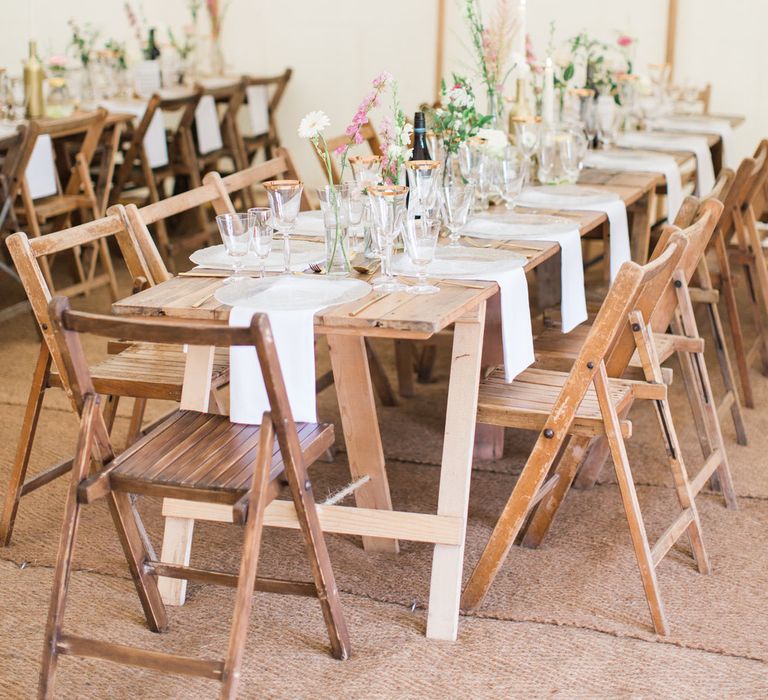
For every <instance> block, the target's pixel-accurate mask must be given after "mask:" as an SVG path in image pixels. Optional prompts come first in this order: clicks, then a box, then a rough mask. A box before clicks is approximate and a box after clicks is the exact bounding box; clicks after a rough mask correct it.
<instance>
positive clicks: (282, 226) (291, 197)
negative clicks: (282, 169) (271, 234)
mask: <svg viewBox="0 0 768 700" xmlns="http://www.w3.org/2000/svg"><path fill="white" fill-rule="evenodd" d="M264 189H265V190H266V191H267V197H268V198H269V208H270V209H271V210H272V224H273V226H274V227H275V229H277V230H278V231H280V232H281V233H282V234H283V265H284V268H285V269H284V271H283V272H284V273H285V274H290V273H291V240H290V238H291V232H292V231H293V229H294V227H295V226H296V217H297V216H298V214H299V207H300V206H301V193H302V191H303V189H304V183H303V182H300V181H299V180H270V181H269V182H265V183H264Z"/></svg>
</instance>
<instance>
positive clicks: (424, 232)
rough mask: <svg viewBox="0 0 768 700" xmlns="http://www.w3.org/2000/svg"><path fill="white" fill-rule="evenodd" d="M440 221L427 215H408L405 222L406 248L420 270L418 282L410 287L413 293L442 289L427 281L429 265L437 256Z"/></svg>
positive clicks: (431, 292)
mask: <svg viewBox="0 0 768 700" xmlns="http://www.w3.org/2000/svg"><path fill="white" fill-rule="evenodd" d="M439 232H440V222H439V220H437V219H430V218H427V217H426V216H422V217H419V218H416V217H413V216H408V218H407V219H406V222H405V230H404V234H403V236H404V238H405V250H406V252H407V253H408V257H409V258H410V260H411V263H412V264H413V266H414V267H415V268H416V269H417V270H418V273H417V281H416V284H415V285H414V286H412V287H410V288H409V289H408V291H409V292H410V293H411V294H437V293H438V292H439V291H440V289H439V288H438V287H436V286H435V285H433V284H429V282H427V267H428V266H429V263H431V262H432V260H433V259H434V257H435V246H436V245H437V235H438V233H439Z"/></svg>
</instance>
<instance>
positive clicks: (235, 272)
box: [216, 214, 253, 284]
mask: <svg viewBox="0 0 768 700" xmlns="http://www.w3.org/2000/svg"><path fill="white" fill-rule="evenodd" d="M216 225H217V226H218V227H219V233H220V234H221V240H222V242H223V243H224V248H225V249H226V251H227V255H229V256H230V257H231V258H232V274H231V275H230V276H229V277H227V278H226V279H225V280H224V284H231V283H233V282H238V281H240V280H241V279H244V278H243V277H241V276H240V271H241V270H242V269H243V259H244V258H245V256H246V255H248V251H249V250H250V249H251V239H252V237H253V236H252V229H251V228H250V227H249V226H248V214H219V215H218V216H217V217H216Z"/></svg>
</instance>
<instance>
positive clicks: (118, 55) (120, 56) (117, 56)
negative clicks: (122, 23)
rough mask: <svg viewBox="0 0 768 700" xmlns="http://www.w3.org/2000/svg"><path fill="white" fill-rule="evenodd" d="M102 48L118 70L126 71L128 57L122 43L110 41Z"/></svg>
mask: <svg viewBox="0 0 768 700" xmlns="http://www.w3.org/2000/svg"><path fill="white" fill-rule="evenodd" d="M104 48H105V49H106V50H107V51H109V53H110V54H111V55H112V58H114V60H115V66H116V67H117V69H118V70H121V71H126V70H128V57H127V51H126V49H125V44H124V43H122V42H120V41H117V40H116V39H110V40H109V41H107V43H106V44H104Z"/></svg>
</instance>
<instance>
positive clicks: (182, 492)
mask: <svg viewBox="0 0 768 700" xmlns="http://www.w3.org/2000/svg"><path fill="white" fill-rule="evenodd" d="M49 315H50V316H51V319H52V322H53V332H54V334H55V335H56V338H57V345H58V346H59V347H60V348H61V349H62V359H63V362H64V367H65V370H64V371H65V373H66V375H67V380H68V384H69V386H70V388H71V391H72V396H73V400H74V403H75V404H76V406H77V409H78V411H79V413H80V415H81V427H80V435H79V439H78V445H77V452H76V456H75V465H74V468H73V470H72V482H71V487H70V490H69V494H68V497H67V505H66V509H65V515H64V526H63V529H62V533H61V538H60V540H59V548H58V554H57V557H56V568H55V572H54V584H53V592H52V594H51V602H50V609H49V614H48V621H47V623H46V630H45V645H44V648H43V663H42V670H41V672H40V686H39V691H40V697H42V698H49V697H52V696H53V685H54V676H55V672H56V665H57V662H58V657H59V656H60V655H72V656H82V657H89V658H96V659H103V660H108V661H113V662H118V663H124V664H128V665H131V666H139V667H142V668H148V669H152V670H155V671H160V672H165V673H178V674H185V675H192V676H202V677H204V678H211V679H215V680H218V681H220V682H221V693H220V697H222V698H234V697H235V696H236V694H237V687H238V683H239V681H240V674H241V671H240V669H241V666H242V661H243V654H244V650H245V641H246V636H247V633H248V619H249V617H250V612H251V607H252V600H253V591H254V589H256V590H260V591H269V592H276V593H277V592H282V593H291V594H299V595H309V596H316V597H317V598H318V600H319V601H320V607H321V609H322V613H323V617H324V618H325V623H326V627H327V629H328V635H329V637H330V642H331V651H332V654H333V656H334V657H335V658H337V659H346V658H348V656H349V635H348V632H347V628H346V623H345V621H344V616H343V614H342V610H341V603H340V600H339V592H338V589H337V587H336V582H335V580H334V575H333V570H332V568H331V562H330V559H329V558H328V552H327V550H326V547H325V541H324V539H323V533H322V530H321V528H320V523H319V520H318V516H317V511H316V509H315V501H314V497H313V494H312V484H311V481H310V479H309V476H308V471H307V468H308V466H309V465H311V464H312V462H314V461H315V460H316V459H317V457H318V456H319V455H320V454H322V453H323V451H324V450H326V449H327V448H328V447H330V446H331V445H332V444H333V426H332V425H324V424H315V423H294V422H293V417H292V415H291V409H290V405H289V404H288V397H287V394H286V390H285V384H284V383H283V375H282V372H281V370H280V364H279V362H278V357H277V351H276V349H275V344H274V340H273V338H272V332H271V329H270V326H269V320H268V318H267V317H266V315H264V314H257V315H255V316H254V318H253V320H252V322H251V325H250V327H248V328H228V327H224V326H219V327H211V326H208V327H206V326H201V325H198V324H194V323H184V322H182V323H177V322H168V321H165V320H163V319H159V320H154V319H153V320H148V319H135V320H132V319H129V320H123V319H121V320H118V319H116V318H115V317H112V316H98V315H93V314H84V313H75V312H72V311H70V310H69V308H68V304H67V301H66V299H63V298H57V299H55V300H53V301H52V303H51V308H50V312H49ZM80 333H88V334H94V335H97V336H102V337H106V338H113V339H128V340H130V341H132V342H139V343H147V342H151V343H162V344H182V343H188V344H191V345H207V344H210V345H215V346H218V347H229V346H233V345H237V346H243V345H253V346H255V348H256V352H257V355H258V358H259V363H260V365H261V368H262V374H263V376H264V383H265V385H266V390H267V395H268V397H269V403H270V408H271V412H270V411H267V412H265V413H264V417H263V420H262V424H261V426H253V425H240V424H236V423H230V421H229V418H228V417H227V416H220V415H212V414H207V413H197V412H195V411H177V412H175V413H174V414H173V415H172V416H171V417H170V418H168V419H167V420H166V421H165V422H163V423H162V424H161V425H160V426H158V427H157V428H155V429H154V430H152V431H151V432H149V433H148V434H147V435H145V436H144V437H143V438H142V439H141V440H139V441H138V442H137V443H135V444H134V445H133V446H132V447H131V448H130V449H129V450H127V451H126V452H123V453H122V454H121V455H119V456H115V450H114V448H113V446H112V444H111V442H110V440H109V435H108V431H107V426H106V425H105V423H104V419H103V417H102V414H101V412H100V411H99V410H98V406H99V395H98V393H97V390H96V389H95V387H94V384H93V382H92V380H91V376H90V373H89V372H88V368H87V364H86V361H85V357H84V355H83V349H82V345H81V343H80V337H79V334H80ZM275 441H276V442H277V444H275ZM92 460H95V462H96V471H95V473H93V474H91V476H89V471H90V466H91V462H92ZM282 474H284V475H285V477H286V479H287V481H288V487H289V490H290V493H291V499H292V501H293V505H294V507H295V509H296V514H297V516H298V520H299V526H300V529H301V532H302V535H303V539H304V545H305V548H306V551H307V557H308V559H309V564H310V568H311V570H312V576H313V581H312V582H311V583H309V582H299V581H284V580H278V579H267V578H262V577H258V576H257V566H258V559H259V549H260V543H261V534H262V528H263V524H264V510H265V508H266V507H267V505H268V504H269V503H270V502H271V501H273V500H275V497H276V496H277V492H278V491H279V481H278V479H279V477H280V476H281V475H282ZM130 494H146V495H153V496H158V497H166V496H171V497H174V498H182V499H185V500H193V501H198V502H207V503H215V504H221V503H225V504H229V505H232V506H234V508H233V510H234V512H235V513H236V518H237V519H238V521H239V524H242V525H244V526H245V537H244V543H243V552H242V558H241V561H240V570H239V573H238V574H232V573H228V572H222V571H213V570H209V569H200V568H191V567H186V566H176V565H171V564H163V563H161V562H159V561H154V559H153V556H152V554H151V552H150V550H148V548H147V546H146V544H145V542H144V539H143V537H142V535H141V532H142V530H143V527H142V524H141V521H140V519H139V517H138V514H137V513H136V511H135V510H134V509H133V508H132V506H131V501H130ZM100 498H106V499H107V502H108V504H109V508H110V511H111V513H112V518H113V521H114V524H115V528H116V530H117V533H118V535H119V538H120V542H121V544H122V546H123V551H124V553H125V557H126V561H127V563H128V568H129V570H130V572H131V576H132V577H133V581H134V584H135V586H136V590H137V593H138V595H139V599H140V601H141V603H142V607H143V609H144V614H145V616H146V619H147V624H148V625H149V628H150V629H151V630H152V631H154V632H163V631H165V630H166V629H167V627H168V620H167V617H166V611H165V606H164V605H163V602H162V600H161V598H160V593H159V591H158V588H157V577H158V576H159V575H162V576H171V577H176V578H184V579H192V580H198V581H203V582H206V583H216V584H220V585H227V586H233V587H236V588H237V592H236V594H235V606H234V612H233V616H232V626H231V629H230V633H229V641H228V644H227V650H226V654H225V656H224V659H223V660H220V659H209V658H195V657H191V656H181V655H177V654H167V653H161V652H157V651H150V650H146V649H141V648H137V647H131V646H125V645H121V644H115V643H113V642H108V641H101V640H96V639H93V638H85V637H80V636H75V635H71V634H66V633H64V631H63V630H62V624H63V618H64V612H65V606H66V602H67V589H68V584H69V578H70V574H71V570H72V554H73V550H74V547H75V537H76V534H77V530H78V525H79V522H80V516H81V511H82V508H83V506H84V505H87V504H90V503H93V502H95V501H96V500H98V499H100Z"/></svg>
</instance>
